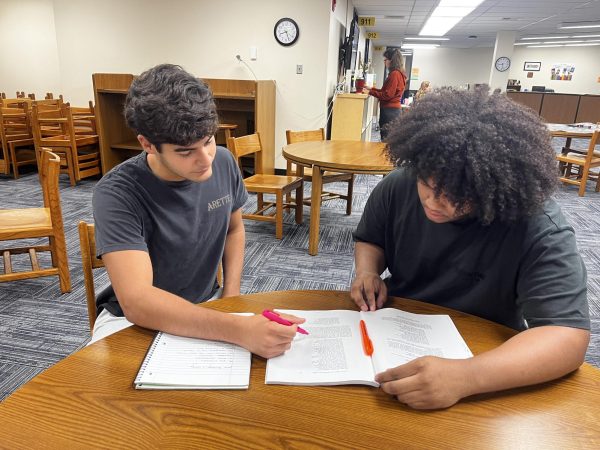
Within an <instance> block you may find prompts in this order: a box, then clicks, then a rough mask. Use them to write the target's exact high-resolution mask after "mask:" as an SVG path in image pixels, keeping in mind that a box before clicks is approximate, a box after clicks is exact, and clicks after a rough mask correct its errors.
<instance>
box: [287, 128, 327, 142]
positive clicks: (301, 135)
mask: <svg viewBox="0 0 600 450" xmlns="http://www.w3.org/2000/svg"><path fill="white" fill-rule="evenodd" d="M285 137H286V140H287V143H288V145H289V144H295V143H296V142H305V141H324V140H325V129H324V128H319V129H318V130H307V131H292V130H286V131H285Z"/></svg>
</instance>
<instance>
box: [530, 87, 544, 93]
mask: <svg viewBox="0 0 600 450" xmlns="http://www.w3.org/2000/svg"><path fill="white" fill-rule="evenodd" d="M545 90H546V86H531V91H532V92H544V91H545Z"/></svg>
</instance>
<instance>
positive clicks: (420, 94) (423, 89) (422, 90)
mask: <svg viewBox="0 0 600 450" xmlns="http://www.w3.org/2000/svg"><path fill="white" fill-rule="evenodd" d="M430 90H431V84H430V83H429V81H423V82H422V83H421V87H419V90H418V91H417V92H416V94H415V101H419V99H420V98H421V97H423V96H424V95H425V94H427V93H428V92H429V91H430Z"/></svg>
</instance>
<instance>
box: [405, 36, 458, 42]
mask: <svg viewBox="0 0 600 450" xmlns="http://www.w3.org/2000/svg"><path fill="white" fill-rule="evenodd" d="M404 39H406V40H407V41H449V40H450V38H445V37H405V38H404Z"/></svg>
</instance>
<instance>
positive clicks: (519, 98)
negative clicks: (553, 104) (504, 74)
mask: <svg viewBox="0 0 600 450" xmlns="http://www.w3.org/2000/svg"><path fill="white" fill-rule="evenodd" d="M506 96H507V97H508V98H510V99H511V100H514V101H515V102H517V103H520V104H521V105H523V106H527V107H528V108H530V109H532V110H533V112H534V113H536V114H538V115H539V113H540V110H541V109H542V98H543V97H544V94H542V93H539V92H507V93H506Z"/></svg>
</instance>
